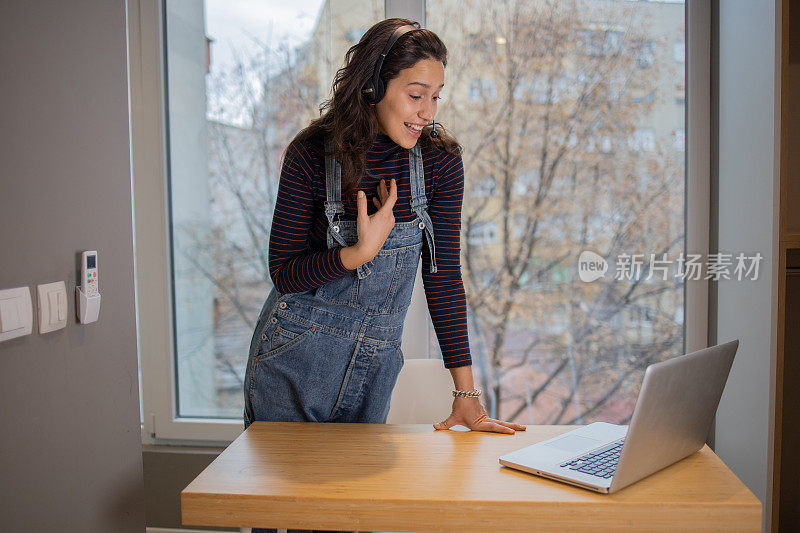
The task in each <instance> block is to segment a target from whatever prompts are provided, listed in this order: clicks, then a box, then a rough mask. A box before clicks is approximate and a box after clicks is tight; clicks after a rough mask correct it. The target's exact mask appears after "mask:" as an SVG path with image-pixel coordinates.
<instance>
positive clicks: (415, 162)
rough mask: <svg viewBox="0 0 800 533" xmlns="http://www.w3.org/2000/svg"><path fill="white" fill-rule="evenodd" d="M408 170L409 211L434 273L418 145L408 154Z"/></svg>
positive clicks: (434, 249)
mask: <svg viewBox="0 0 800 533" xmlns="http://www.w3.org/2000/svg"><path fill="white" fill-rule="evenodd" d="M408 169H409V172H410V174H411V210H412V211H413V212H414V213H416V214H417V217H418V218H419V220H420V223H419V227H420V229H421V230H423V232H424V235H425V241H426V242H427V243H428V251H429V252H430V255H431V267H430V271H431V272H436V270H437V269H436V245H435V243H434V240H433V222H431V217H430V215H429V214H428V198H427V197H426V196H425V170H424V168H423V165H422V150H420V147H419V143H417V144H416V145H415V146H414V148H412V149H411V150H409V152H408Z"/></svg>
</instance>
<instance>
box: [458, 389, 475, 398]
mask: <svg viewBox="0 0 800 533" xmlns="http://www.w3.org/2000/svg"><path fill="white" fill-rule="evenodd" d="M480 395H481V390H480V389H472V390H458V389H456V390H454V391H453V398H477V397H478V396H480Z"/></svg>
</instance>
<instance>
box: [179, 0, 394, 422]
mask: <svg viewBox="0 0 800 533" xmlns="http://www.w3.org/2000/svg"><path fill="white" fill-rule="evenodd" d="M383 4H384V3H383V0H333V1H328V2H325V3H324V6H323V2H322V0H299V1H295V2H291V3H289V4H287V3H286V2H280V1H277V0H271V1H266V0H265V1H259V2H249V1H245V0H237V1H230V0H226V1H222V0H206V1H205V2H197V1H194V0H167V2H166V20H167V24H166V26H167V27H166V43H167V50H166V54H167V90H168V92H167V95H168V110H167V118H168V139H169V196H170V208H171V231H172V238H171V246H172V267H173V307H174V336H175V354H176V361H175V368H176V372H177V375H176V387H177V403H178V415H179V416H182V417H224V418H240V417H241V414H242V379H243V376H244V369H245V364H246V362H247V351H248V347H249V344H250V336H251V334H252V330H253V327H254V325H255V322H256V319H257V318H258V313H259V311H260V308H261V305H262V303H263V302H264V300H265V299H266V297H267V294H268V293H269V290H270V289H271V288H272V284H271V282H270V279H269V273H268V270H267V243H268V242H269V228H270V225H271V217H272V211H273V204H274V199H275V195H276V193H277V183H278V176H279V173H280V159H281V155H282V153H283V150H284V149H285V147H286V145H287V144H288V143H289V141H290V140H291V139H292V137H293V136H294V135H295V134H296V133H297V132H298V131H299V130H300V129H301V128H303V127H304V126H305V125H307V124H308V122H309V120H310V119H311V118H314V117H317V116H319V106H320V104H321V103H322V101H323V100H325V99H327V98H328V96H329V91H330V87H331V83H332V81H333V76H334V73H335V71H336V69H338V68H339V67H340V66H341V64H342V62H343V60H344V54H345V51H346V50H347V49H348V48H349V47H350V46H352V45H353V44H355V43H356V42H357V41H358V39H360V37H361V35H363V33H364V31H366V29H367V28H369V27H370V26H371V25H372V24H374V23H375V22H376V21H378V20H380V19H382V18H383Z"/></svg>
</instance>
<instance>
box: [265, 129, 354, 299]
mask: <svg viewBox="0 0 800 533" xmlns="http://www.w3.org/2000/svg"><path fill="white" fill-rule="evenodd" d="M313 171H314V167H313V164H312V159H311V156H310V154H309V153H308V151H307V150H306V149H305V148H304V147H303V146H302V145H299V144H298V145H296V144H295V143H292V144H290V145H289V147H288V148H287V150H286V156H285V158H284V161H283V167H282V168H281V176H280V182H279V184H278V197H277V199H276V200H275V214H274V215H273V218H272V229H271V231H270V236H269V274H270V277H271V278H272V282H273V283H274V285H275V288H276V289H277V290H278V292H280V293H282V294H287V293H291V292H303V291H307V290H309V289H313V288H316V287H320V286H322V285H324V284H326V283H328V282H330V281H333V280H335V279H338V278H340V277H342V276H344V275H345V274H347V273H348V272H349V270H348V269H347V268H346V267H345V266H344V265H343V264H342V260H341V258H340V252H341V247H339V246H336V247H334V248H331V249H326V250H321V251H312V250H310V249H309V248H308V242H309V231H310V230H311V225H312V223H313V221H314V194H313V175H314V174H313Z"/></svg>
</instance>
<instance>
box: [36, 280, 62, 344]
mask: <svg viewBox="0 0 800 533" xmlns="http://www.w3.org/2000/svg"><path fill="white" fill-rule="evenodd" d="M36 293H37V295H38V297H39V298H38V299H39V333H49V332H51V331H55V330H57V329H61V328H64V327H66V326H67V287H66V285H64V282H63V281H56V282H54V283H47V284H45V285H37V286H36Z"/></svg>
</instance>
